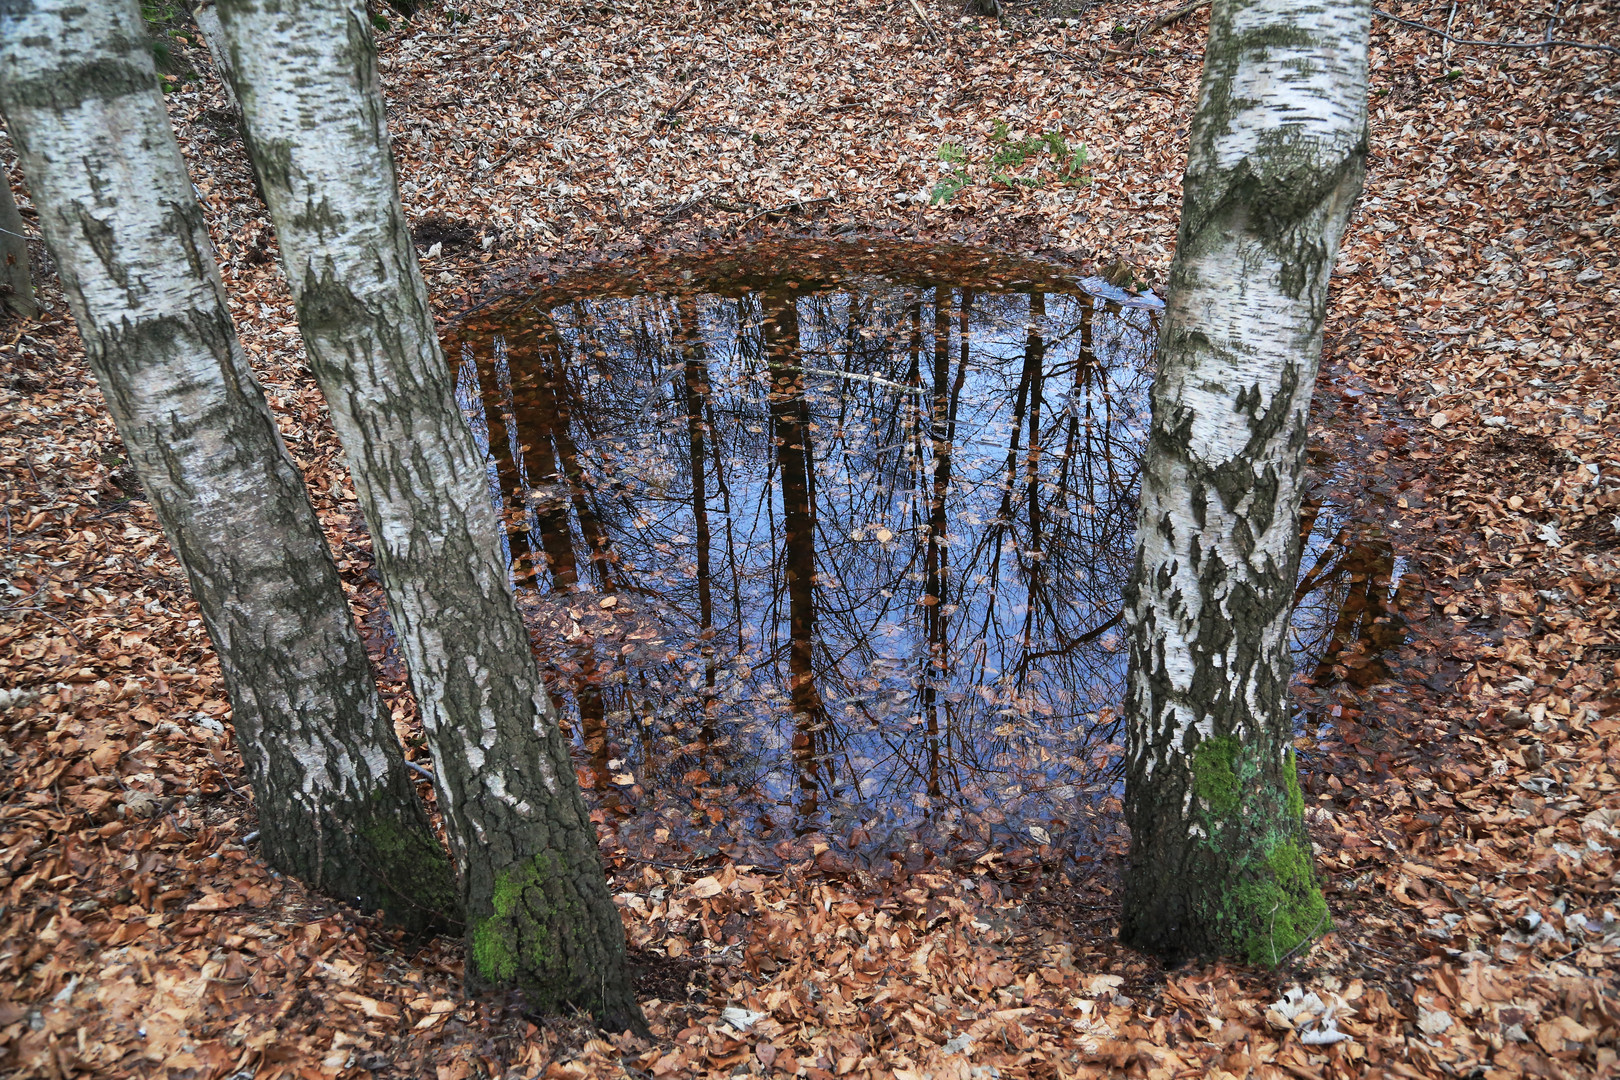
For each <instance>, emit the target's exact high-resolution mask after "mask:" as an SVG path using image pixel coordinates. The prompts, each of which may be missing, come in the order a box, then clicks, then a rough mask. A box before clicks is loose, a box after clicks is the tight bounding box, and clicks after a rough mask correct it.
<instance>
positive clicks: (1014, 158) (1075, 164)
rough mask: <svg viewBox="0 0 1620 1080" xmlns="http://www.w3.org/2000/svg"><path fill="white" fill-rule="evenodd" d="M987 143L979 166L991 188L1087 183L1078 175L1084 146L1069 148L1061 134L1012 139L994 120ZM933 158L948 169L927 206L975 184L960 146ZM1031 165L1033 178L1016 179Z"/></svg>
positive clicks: (952, 144) (945, 145)
mask: <svg viewBox="0 0 1620 1080" xmlns="http://www.w3.org/2000/svg"><path fill="white" fill-rule="evenodd" d="M990 143H991V146H992V147H993V149H992V150H991V153H990V158H989V160H988V161H987V162H984V163H982V164H983V168H984V178H985V179H986V180H988V181H989V182H990V183H992V184H1001V185H1002V186H1004V187H1029V188H1039V187H1045V186H1046V184H1047V183H1049V182H1053V181H1055V182H1056V183H1058V184H1062V185H1072V184H1089V183H1090V182H1091V180H1090V178H1089V177H1087V176H1085V175H1083V174H1082V173H1081V171H1080V170H1081V167H1082V166H1083V165H1085V163H1086V161H1087V156H1086V148H1085V146H1083V145H1081V144H1079V143H1076V144H1074V145H1073V146H1070V144H1069V141H1068V140H1067V139H1065V138H1064V137H1063V132H1062V131H1058V130H1053V131H1043V132H1041V133H1040V134H1039V135H1031V136H1028V137H1027V138H1023V139H1014V138H1013V137H1012V129H1011V128H1010V127H1009V126H1008V125H1007V122H1006V121H1005V120H997V121H996V122H995V125H994V126H993V127H992V129H991V133H990ZM937 156H938V158H939V160H941V161H943V162H945V163H946V164H948V165H950V166H952V169H951V171H950V172H948V173H946V174H945V175H944V176H942V177H940V179H939V181H938V182H937V183H936V184H935V185H934V190H933V192H932V193H931V194H930V196H929V199H928V205H929V206H938V205H939V204H940V203H943V202H948V201H949V200H950V199H951V198H953V197H954V196H955V195H956V194H957V193H958V192H960V191H962V190H963V189H964V188H968V187H971V186H972V185H973V184H974V183H975V180H974V168H973V163H972V162H971V161H970V160H969V158H968V153H967V151H966V150H965V149H963V147H962V144H961V143H956V142H947V143H942V144H940V147H939V151H938V154H937ZM1031 162H1034V172H1033V175H1019V174H1018V172H1017V170H1019V169H1022V168H1024V167H1025V166H1027V165H1029V164H1030V163H1031ZM1048 167H1049V168H1050V174H1045V175H1043V170H1044V169H1046V168H1048Z"/></svg>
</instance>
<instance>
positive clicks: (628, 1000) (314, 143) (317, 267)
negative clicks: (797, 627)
mask: <svg viewBox="0 0 1620 1080" xmlns="http://www.w3.org/2000/svg"><path fill="white" fill-rule="evenodd" d="M219 9H220V16H221V18H222V20H223V22H224V25H225V33H226V37H227V39H228V40H229V43H230V49H231V55H232V60H233V66H234V67H235V72H236V80H237V83H236V96H237V100H238V101H240V102H241V105H242V113H243V120H244V129H245V133H246V135H247V139H248V149H249V154H250V156H251V157H252V159H253V162H254V168H255V169H256V171H257V172H258V174H259V180H260V183H261V185H262V187H263V190H264V193H265V196H266V198H267V200H268V202H269V206H270V213H271V217H272V220H273V221H274V222H275V225H276V231H277V237H278V240H279V242H280V247H281V255H282V259H283V261H284V264H285V267H286V271H287V279H288V281H289V282H290V284H291V286H292V292H293V299H294V302H295V303H296V305H297V308H298V320H299V326H300V328H301V330H302V332H303V338H304V345H305V348H306V350H307V351H308V354H309V360H310V366H311V368H312V370H313V371H314V373H315V376H316V378H317V379H318V380H319V381H320V384H321V388H322V389H323V390H324V392H325V394H326V398H327V401H328V402H329V403H330V405H331V409H332V419H333V423H334V424H335V425H336V427H337V430H338V433H339V435H340V436H342V439H343V444H344V448H345V451H346V452H347V455H348V460H349V468H350V470H351V472H352V474H353V479H354V486H355V491H356V493H357V494H358V495H359V498H360V503H361V507H362V508H363V509H364V511H365V514H366V520H367V523H368V524H369V525H370V528H371V534H372V540H373V547H374V550H375V551H376V555H377V565H378V568H379V570H380V571H381V574H382V580H383V585H384V588H385V589H386V591H387V595H388V603H389V611H390V614H391V615H392V617H393V620H394V626H395V627H396V629H397V630H398V632H399V639H400V644H401V646H402V647H403V649H404V652H405V656H406V661H407V663H408V665H409V668H410V672H411V683H412V687H413V689H414V690H415V693H416V697H417V702H418V706H419V710H420V712H421V715H422V719H423V724H424V726H425V728H426V731H427V735H428V740H429V745H430V747H431V749H432V753H433V758H434V762H435V764H436V766H437V779H438V791H439V799H440V806H441V808H442V809H443V812H444V815H445V822H446V826H447V829H448V831H449V834H450V837H451V846H452V851H453V854H454V856H455V859H456V864H457V868H458V870H459V871H460V876H461V889H462V898H463V901H464V904H465V907H466V912H467V928H468V946H469V954H468V958H467V975H468V980H469V982H470V983H471V984H472V985H473V986H475V987H477V986H515V987H518V988H519V989H521V990H522V991H523V992H524V994H525V996H526V997H527V999H528V1002H529V1004H530V1005H531V1006H533V1007H535V1008H538V1009H543V1010H548V1011H555V1010H560V1009H562V1008H563V1007H564V1006H567V1005H576V1006H580V1007H583V1008H586V1009H589V1010H590V1011H591V1012H593V1013H594V1014H595V1015H596V1017H597V1019H598V1021H599V1022H601V1023H603V1024H604V1025H606V1026H608V1027H611V1028H614V1029H621V1028H624V1027H632V1028H634V1029H636V1030H638V1031H641V1032H643V1033H644V1032H645V1031H646V1021H645V1020H644V1019H643V1018H642V1016H641V1012H640V1010H639V1008H638V1007H637V1005H636V1003H635V999H634V997H633V995H632V991H631V985H630V980H629V976H628V972H627V969H626V965H625V945H624V929H623V926H622V924H621V923H620V921H619V912H618V908H617V907H616V906H615V905H614V903H613V898H612V896H611V894H610V893H609V892H608V888H607V881H606V877H605V875H604V874H603V871H602V865H601V859H600V856H599V855H598V852H597V841H596V833H595V829H594V828H593V826H592V824H591V821H590V817H589V815H588V812H587V810H586V807H585V802H584V799H583V797H582V796H581V794H580V790H579V785H578V782H577V780H576V779H575V775H574V768H573V763H572V760H571V759H570V756H569V746H568V743H567V741H566V740H565V739H564V737H563V736H562V733H561V732H560V730H559V725H558V717H557V712H556V708H555V707H554V705H553V704H552V702H551V699H550V698H549V696H548V695H547V694H546V691H545V688H544V686H543V685H542V683H541V681H540V675H539V670H538V668H537V666H536V664H535V660H534V655H533V652H532V649H531V646H530V642H529V635H528V631H527V629H526V628H525V627H524V625H523V621H522V619H521V617H520V616H519V614H518V609H517V604H516V601H515V600H514V598H513V595H512V589H511V583H510V580H509V577H508V575H507V570H506V566H505V565H504V563H503V561H502V557H501V550H500V544H499V532H498V528H499V526H498V523H497V520H496V515H495V510H494V507H493V506H492V505H491V502H490V497H489V487H488V482H487V480H486V477H485V472H484V462H483V460H482V457H481V455H480V454H479V452H478V448H477V446H476V444H475V443H474V441H473V437H472V434H471V432H470V431H469V430H468V428H467V425H466V423H465V422H464V421H463V419H462V417H461V414H460V411H459V409H458V408H457V406H456V400H455V393H454V386H453V384H452V381H451V376H450V371H449V369H448V367H447V366H446V365H445V362H444V358H443V356H442V355H441V353H440V350H439V341H438V337H437V334H436V332H435V329H434V325H433V318H432V313H431V312H430V310H429V308H428V297H427V289H426V287H425V285H424V284H423V281H422V275H421V271H420V269H419V267H418V266H417V262H416V255H415V252H414V251H413V250H412V248H411V239H410V233H409V231H408V230H407V229H406V226H405V217H404V213H403V211H402V210H401V208H400V202H399V193H398V184H397V179H396V175H395V170H394V164H393V157H392V155H391V153H390V150H389V143H388V132H387V130H386V126H385V123H384V103H383V96H382V89H381V86H380V82H379V78H378V72H377V62H376V51H375V47H374V45H373V43H372V39H371V31H370V27H369V24H368V20H367V17H366V11H365V7H364V5H363V3H361V2H360V0H279V2H277V0H226V2H224V3H221V4H220V5H219Z"/></svg>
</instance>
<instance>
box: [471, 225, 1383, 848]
mask: <svg viewBox="0 0 1620 1080" xmlns="http://www.w3.org/2000/svg"><path fill="white" fill-rule="evenodd" d="M1159 306H1160V305H1159V304H1158V302H1157V300H1155V299H1154V298H1152V297H1133V296H1130V295H1128V294H1124V293H1121V292H1119V291H1118V290H1115V289H1112V288H1111V287H1110V286H1108V285H1107V284H1106V283H1105V282H1102V281H1100V280H1095V279H1094V280H1077V279H1073V278H1065V277H1062V276H1061V275H1057V274H1054V273H1053V271H1052V269H1051V268H1050V267H1049V266H1047V265H1046V264H1040V263H1033V262H1026V261H1023V260H1018V259H1013V258H1007V257H1002V256H997V255H986V254H985V253H983V252H979V251H972V250H939V249H924V250H918V249H915V248H903V247H899V246H886V247H884V246H877V245H837V244H831V245H827V244H824V245H809V244H786V245H776V246H773V247H771V248H768V249H757V248H756V249H749V250H744V251H740V252H734V253H730V254H727V255H723V256H718V257H712V258H709V259H707V260H706V261H703V262H686V263H683V262H678V261H677V262H666V263H659V264H656V265H654V266H651V267H642V268H638V269H635V270H626V271H602V272H597V273H594V274H590V275H585V276H582V277H579V278H574V279H570V280H568V281H564V282H562V283H560V284H557V285H554V286H551V287H548V288H546V289H545V290H543V291H541V292H538V293H535V294H532V295H527V296H523V297H514V298H509V299H507V300H504V301H501V302H498V303H497V304H495V305H493V306H491V307H490V308H488V309H485V310H483V311H481V312H479V313H477V314H476V315H475V316H473V317H472V318H470V319H468V320H467V321H466V322H465V323H464V324H463V325H462V326H460V327H459V328H458V330H457V333H456V337H455V339H454V342H453V347H452V351H451V356H452V359H453V360H455V361H456V362H457V363H458V368H457V378H458V388H459V393H460V398H461V402H462V406H463V408H464V410H465V412H466V414H467V416H468V419H469V422H470V423H471V425H472V427H473V430H474V432H475V433H476V435H477V437H478V439H479V441H480V442H481V444H482V445H483V446H484V448H485V449H486V451H487V453H488V455H489V483H490V491H491V497H492V499H494V500H496V502H497V504H498V505H499V506H500V507H501V509H502V513H503V515H504V518H505V521H506V523H507V532H506V537H505V542H506V544H507V548H508V555H509V557H510V560H511V565H512V567H513V575H514V580H515V582H516V584H517V587H518V594H519V598H520V604H521V606H522V607H523V610H524V612H525V616H526V618H527V619H528V621H529V625H530V627H531V630H532V631H533V634H534V641H535V646H536V649H537V651H538V653H539V655H540V657H541V660H542V663H543V665H544V666H545V668H546V670H547V673H548V677H549V679H550V681H551V684H552V686H553V688H554V689H555V690H556V691H557V692H558V696H559V699H560V701H561V702H562V703H563V704H564V706H565V709H566V711H567V714H568V716H569V722H570V723H571V724H572V726H573V730H574V734H575V738H576V743H577V745H578V748H579V751H580V754H581V758H580V760H581V776H582V779H583V780H584V781H585V783H586V785H587V787H588V788H592V789H594V790H595V791H596V792H597V793H598V794H597V796H596V798H597V801H598V803H599V804H600V805H602V806H604V807H607V808H610V809H612V810H615V811H617V813H618V815H620V816H622V817H624V818H625V819H626V820H624V821H623V822H622V824H621V826H620V837H621V840H623V841H625V842H626V843H627V845H628V846H631V847H632V850H634V849H635V846H636V844H637V843H638V842H639V843H640V844H641V845H642V846H643V847H645V848H646V849H647V850H646V851H645V852H644V853H643V854H646V855H648V856H649V857H650V856H652V855H653V854H654V853H655V852H661V853H662V855H661V857H664V858H668V857H670V854H669V853H670V852H671V851H674V850H681V849H685V850H687V851H691V852H696V853H698V854H709V853H712V852H714V851H716V850H721V849H724V850H727V851H728V852H730V853H732V854H733V855H736V856H739V857H742V858H744V859H747V860H749V861H756V862H762V861H770V859H771V855H770V852H769V847H770V845H772V844H775V843H778V842H781V841H784V840H785V841H788V842H790V843H791V842H792V840H791V838H792V837H794V836H801V837H802V836H804V834H806V833H807V832H815V833H819V834H820V835H821V836H823V837H825V838H826V839H827V840H828V842H829V843H833V844H835V845H836V846H837V847H839V848H840V850H842V849H844V848H847V849H849V850H851V851H856V852H866V853H868V854H878V855H881V854H885V853H889V852H895V853H896V854H897V857H904V855H905V854H906V853H908V852H909V853H910V854H911V855H913V856H920V855H921V853H922V851H923V849H925V848H926V849H928V850H931V851H933V852H935V853H940V852H943V851H944V850H946V849H947V848H951V849H953V850H958V851H959V850H961V849H962V848H964V847H966V848H968V849H972V848H973V847H975V845H977V846H978V847H979V848H980V849H982V848H983V847H985V846H988V845H991V844H992V843H994V844H995V845H997V846H1000V847H1002V848H1006V847H1007V846H1008V844H1009V841H1011V842H1013V846H1017V845H1027V846H1029V847H1031V848H1037V847H1039V846H1041V845H1046V844H1051V845H1053V846H1054V847H1056V848H1057V849H1059V850H1073V849H1074V845H1075V844H1076V843H1083V842H1084V841H1085V840H1086V839H1087V830H1088V829H1089V828H1090V827H1091V822H1092V821H1094V820H1095V818H1096V814H1095V807H1096V804H1097V802H1098V801H1099V800H1100V799H1103V798H1107V797H1109V796H1110V795H1111V794H1114V793H1115V790H1116V785H1117V767H1116V765H1117V755H1118V751H1119V747H1118V745H1117V739H1118V735H1119V732H1118V717H1117V714H1116V712H1115V710H1116V708H1117V706H1118V703H1119V701H1120V700H1121V697H1122V692H1121V688H1122V684H1123V680H1124V675H1125V664H1126V649H1125V643H1124V639H1123V634H1122V630H1121V627H1120V594H1121V591H1122V589H1123V587H1124V584H1125V581H1126V577H1127V575H1128V574H1129V570H1130V560H1131V554H1132V551H1131V546H1132V532H1133V529H1134V526H1135V515H1136V506H1137V471H1138V467H1139V463H1140V452H1141V446H1142V442H1143V439H1144V437H1145V434H1146V430H1147V423H1148V387H1149V384H1150V381H1151V378H1152V349H1153V343H1154V341H1155V339H1156V336H1157V319H1158V310H1159ZM1302 524H1303V528H1304V531H1305V533H1306V534H1307V536H1308V537H1310V538H1311V539H1310V541H1309V543H1308V549H1307V554H1306V557H1305V560H1304V563H1303V567H1302V578H1301V586H1300V590H1301V603H1300V607H1299V612H1300V614H1299V616H1298V617H1297V618H1296V623H1295V634H1296V645H1297V651H1298V653H1299V655H1300V660H1299V667H1300V673H1301V676H1302V677H1303V678H1306V679H1309V680H1311V681H1313V682H1314V683H1316V684H1317V685H1323V684H1324V683H1325V682H1326V681H1330V680H1332V679H1335V678H1339V679H1342V678H1349V679H1351V680H1352V681H1356V680H1358V679H1359V678H1361V677H1364V676H1366V675H1370V674H1372V673H1374V672H1375V670H1376V665H1377V664H1378V663H1379V661H1378V660H1377V659H1376V652H1377V651H1378V650H1376V649H1372V648H1369V647H1368V644H1367V643H1369V642H1370V643H1372V644H1373V645H1378V646H1379V649H1381V648H1382V647H1384V646H1382V645H1379V642H1380V641H1382V640H1383V639H1384V638H1385V637H1388V635H1389V634H1390V633H1391V631H1390V630H1388V629H1387V627H1389V626H1390V625H1392V624H1391V622H1390V620H1389V618H1388V615H1389V614H1390V612H1391V607H1390V596H1391V590H1392V589H1393V588H1394V587H1395V584H1394V583H1395V582H1397V581H1398V579H1399V569H1400V568H1399V567H1398V566H1397V564H1396V562H1395V560H1394V558H1393V555H1392V553H1391V552H1390V549H1389V545H1388V542H1387V541H1383V540H1379V539H1377V538H1369V537H1367V536H1365V535H1360V534H1357V533H1356V532H1355V530H1353V529H1351V528H1350V527H1349V526H1348V525H1346V524H1345V523H1343V522H1338V521H1336V520H1335V519H1334V516H1333V514H1332V513H1331V507H1329V510H1328V512H1324V511H1323V503H1321V502H1320V501H1318V502H1317V503H1315V504H1314V508H1313V509H1311V510H1310V511H1309V512H1308V515H1307V520H1306V521H1305V522H1304V523H1302ZM1330 529H1331V531H1329V530H1330ZM1352 540H1354V542H1351V541H1352ZM1381 635H1382V637H1381Z"/></svg>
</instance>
